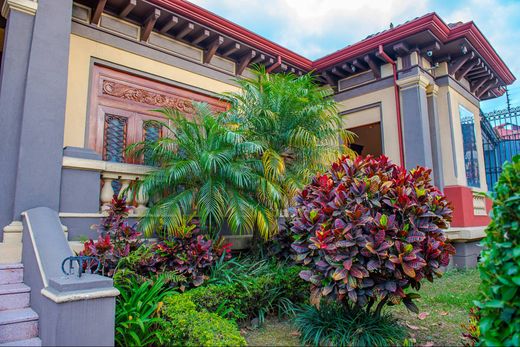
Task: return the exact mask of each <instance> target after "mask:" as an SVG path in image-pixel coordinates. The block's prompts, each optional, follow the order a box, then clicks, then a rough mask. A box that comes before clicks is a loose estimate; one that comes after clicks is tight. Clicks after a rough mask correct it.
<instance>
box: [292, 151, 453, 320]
mask: <svg viewBox="0 0 520 347" xmlns="http://www.w3.org/2000/svg"><path fill="white" fill-rule="evenodd" d="M451 216H452V208H451V205H450V203H449V202H448V201H447V200H446V198H445V197H444V196H443V194H442V193H441V192H440V191H439V190H438V189H437V188H436V187H434V186H433V185H432V184H431V179H430V170H427V169H425V168H422V167H417V168H416V169H413V170H411V171H409V172H407V171H406V170H405V169H404V168H402V167H399V166H397V165H395V164H392V163H391V162H390V161H389V159H388V158H387V157H385V156H381V157H378V158H375V157H372V156H367V157H358V158H356V159H350V158H347V157H343V158H341V159H340V160H338V161H337V162H335V163H333V165H332V167H331V169H330V170H329V171H328V172H326V173H324V174H319V175H317V176H316V177H314V179H313V181H312V183H311V184H309V185H308V186H307V187H305V189H304V190H303V191H302V192H301V193H300V195H299V196H298V197H297V205H296V214H295V215H294V216H293V218H292V223H291V232H292V233H293V238H294V239H295V242H293V244H292V249H293V251H294V252H295V254H294V259H295V261H296V262H298V263H301V264H303V265H305V266H306V267H307V270H304V271H302V272H301V273H300V277H301V278H303V279H304V280H305V281H308V282H310V283H311V301H312V302H313V303H315V304H319V302H320V300H321V299H322V298H328V299H333V300H336V301H339V302H343V303H344V304H346V305H349V306H350V305H352V307H354V306H358V307H365V306H366V309H367V312H370V310H371V308H372V307H373V305H374V304H375V303H377V305H376V308H375V310H374V311H373V312H374V313H375V314H377V315H380V314H381V309H382V308H383V306H384V305H385V304H390V305H393V304H398V303H400V302H403V303H404V304H405V305H406V306H407V307H408V308H409V309H410V310H412V311H417V307H416V306H415V304H414V303H413V302H412V299H414V298H416V297H418V294H416V293H408V291H405V290H406V289H407V288H409V287H411V288H413V289H415V290H418V289H419V288H420V282H421V280H422V279H424V278H426V279H428V280H429V281H433V279H434V277H435V276H441V272H440V267H441V266H446V265H448V262H449V256H450V255H451V254H454V253H455V249H454V247H453V246H452V245H450V244H449V243H447V242H446V237H445V235H444V232H443V229H446V228H447V227H448V225H449V222H450V221H451Z"/></svg>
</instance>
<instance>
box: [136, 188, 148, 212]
mask: <svg viewBox="0 0 520 347" xmlns="http://www.w3.org/2000/svg"><path fill="white" fill-rule="evenodd" d="M135 201H136V202H137V208H136V209H135V213H136V214H142V213H144V212H146V210H147V209H148V207H146V204H147V203H148V194H146V192H145V191H144V188H143V186H142V185H141V186H139V190H138V191H137V193H136V194H135Z"/></svg>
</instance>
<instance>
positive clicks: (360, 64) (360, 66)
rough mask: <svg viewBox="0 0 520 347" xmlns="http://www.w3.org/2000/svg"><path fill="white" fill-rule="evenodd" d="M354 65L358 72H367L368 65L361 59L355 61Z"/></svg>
mask: <svg viewBox="0 0 520 347" xmlns="http://www.w3.org/2000/svg"><path fill="white" fill-rule="evenodd" d="M352 65H354V66H355V67H356V68H357V69H358V70H366V68H367V67H366V65H365V64H363V62H362V61H361V60H359V59H354V60H353V61H352Z"/></svg>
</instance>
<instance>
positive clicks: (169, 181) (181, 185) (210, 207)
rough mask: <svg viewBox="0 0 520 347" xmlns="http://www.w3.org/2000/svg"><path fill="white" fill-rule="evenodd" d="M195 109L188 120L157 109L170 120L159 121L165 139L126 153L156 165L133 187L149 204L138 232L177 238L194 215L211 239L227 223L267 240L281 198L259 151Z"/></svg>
mask: <svg viewBox="0 0 520 347" xmlns="http://www.w3.org/2000/svg"><path fill="white" fill-rule="evenodd" d="M194 105H195V109H196V112H195V114H194V115H191V116H189V118H188V117H187V116H185V115H183V114H180V113H179V112H178V111H176V110H173V109H162V110H158V112H160V113H162V114H163V115H164V116H165V117H166V118H167V120H168V122H158V123H159V124H160V126H162V127H163V129H166V131H167V133H168V135H167V136H165V137H162V138H160V139H158V140H156V141H141V142H139V143H136V144H133V145H131V146H129V148H128V149H127V151H128V153H129V154H130V155H132V156H134V157H137V158H142V157H146V158H147V160H148V161H150V162H151V163H153V164H155V165H156V166H157V170H155V171H153V172H151V173H150V174H149V175H148V176H146V177H145V178H144V179H143V180H142V181H138V184H137V186H136V187H135V188H134V189H135V190H136V191H138V192H139V194H147V195H148V196H149V197H151V200H152V206H151V207H150V208H149V209H148V211H147V213H146V214H145V216H144V217H143V218H142V219H141V221H140V228H141V229H142V230H143V231H144V232H145V234H146V235H148V236H150V235H152V234H153V233H154V232H157V231H160V230H165V231H166V232H167V233H169V234H173V235H178V234H179V233H180V231H182V230H184V229H185V228H184V227H183V226H184V225H185V224H186V220H185V219H186V218H185V217H186V216H190V215H192V214H195V215H197V216H198V217H199V218H200V222H201V227H202V228H203V229H206V230H207V231H209V232H210V233H211V234H212V235H216V234H217V233H218V232H219V231H220V229H221V228H222V226H223V225H224V223H226V224H227V225H228V226H229V228H230V229H231V231H232V232H233V233H249V232H251V231H252V230H253V229H255V230H258V231H259V232H260V234H261V235H262V236H264V237H265V238H267V236H268V235H269V233H270V231H272V229H273V228H274V226H275V225H276V215H275V212H274V211H276V210H277V209H278V208H279V205H280V200H281V193H280V189H279V187H277V186H276V185H275V184H272V183H271V182H269V181H268V180H266V179H265V178H264V176H263V167H262V162H261V160H260V159H259V158H260V154H261V153H262V146H261V145H260V144H258V143H256V142H252V141H248V140H247V139H246V138H245V137H244V134H243V132H242V131H240V130H232V129H230V128H229V127H227V126H226V124H224V123H223V122H222V118H221V117H220V116H218V115H214V114H212V113H211V110H210V109H209V107H208V106H207V105H206V104H200V103H194Z"/></svg>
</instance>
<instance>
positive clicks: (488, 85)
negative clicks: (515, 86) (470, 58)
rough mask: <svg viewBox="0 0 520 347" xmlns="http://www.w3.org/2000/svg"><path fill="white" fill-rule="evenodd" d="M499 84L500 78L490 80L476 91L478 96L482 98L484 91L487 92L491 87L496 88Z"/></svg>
mask: <svg viewBox="0 0 520 347" xmlns="http://www.w3.org/2000/svg"><path fill="white" fill-rule="evenodd" d="M497 84H498V78H497V79H494V80H491V81H489V82H487V83H486V84H484V85H483V86H482V88H481V89H480V90H479V91H478V92H477V93H476V96H477V98H479V99H480V97H481V96H482V95H484V93H486V92H487V91H488V90H490V89H491V88H494V87H496V85H497Z"/></svg>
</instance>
